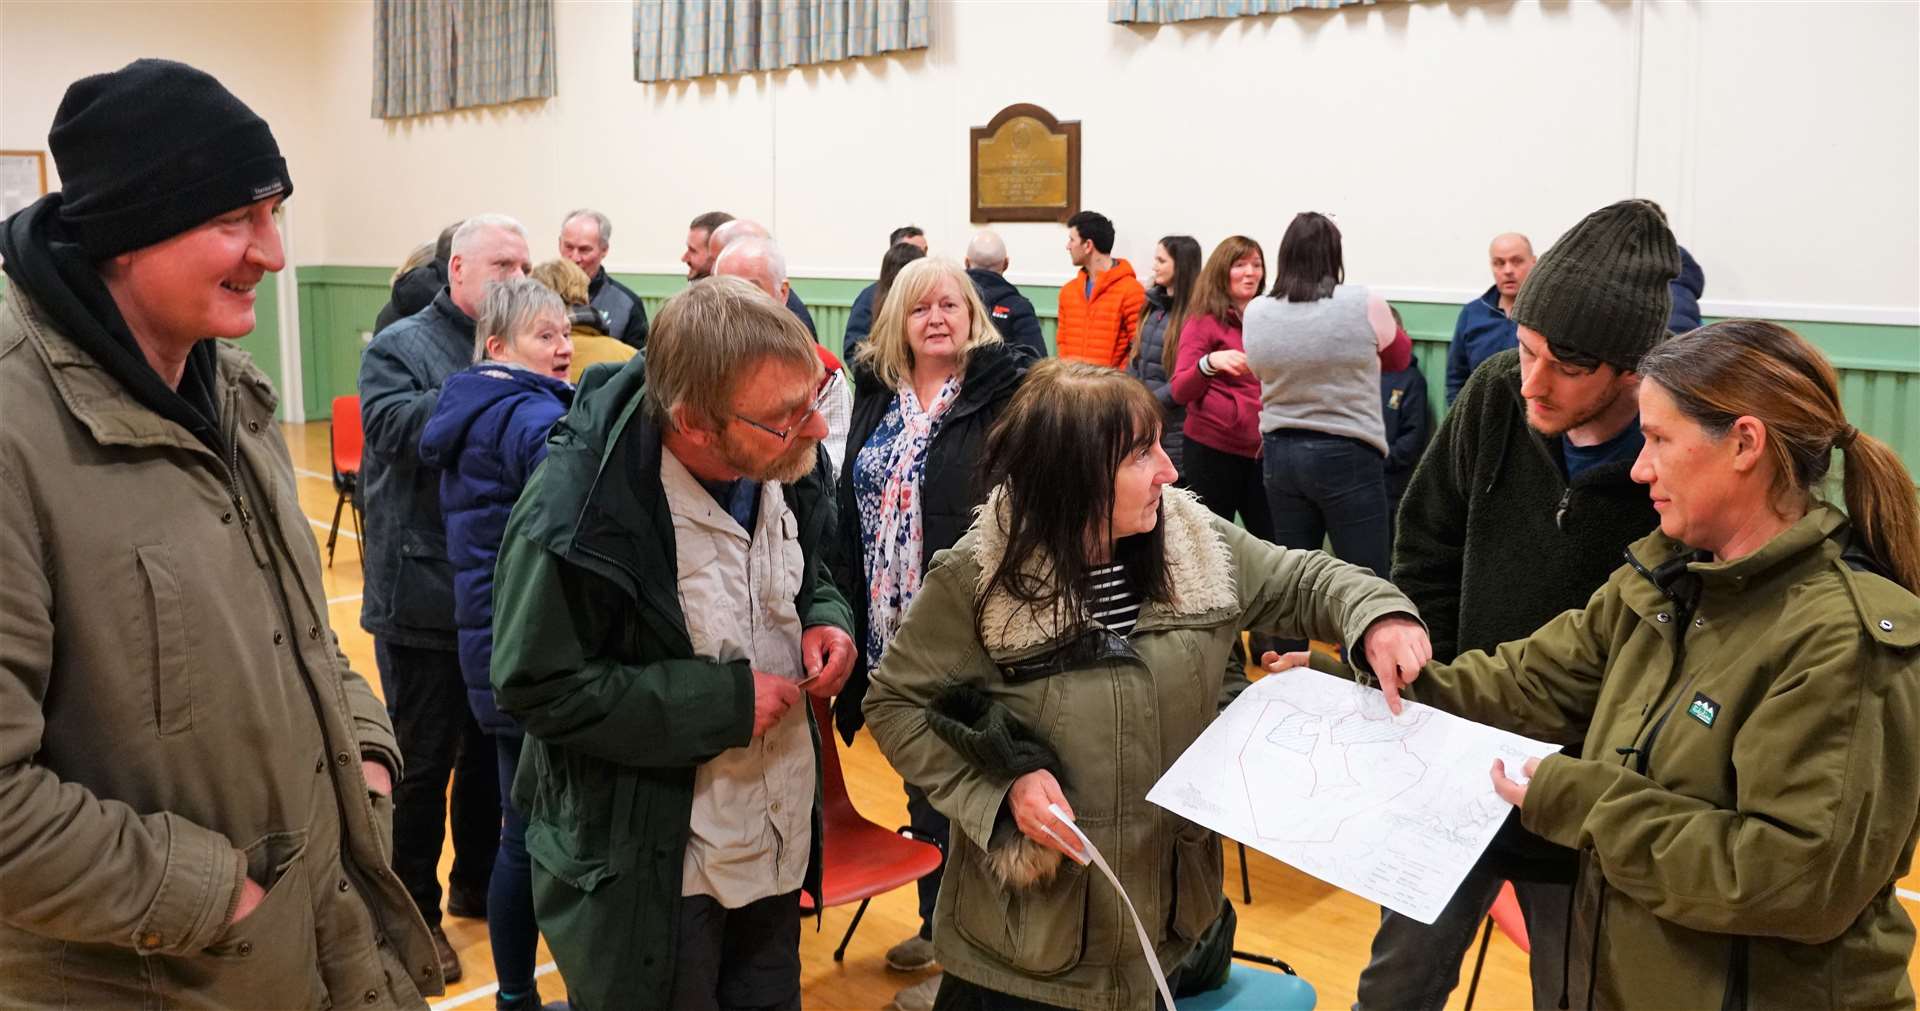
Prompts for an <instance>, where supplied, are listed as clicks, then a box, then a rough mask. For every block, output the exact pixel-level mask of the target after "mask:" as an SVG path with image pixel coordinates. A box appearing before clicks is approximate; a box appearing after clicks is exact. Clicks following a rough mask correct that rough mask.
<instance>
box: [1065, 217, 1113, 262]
mask: <svg viewBox="0 0 1920 1011" xmlns="http://www.w3.org/2000/svg"><path fill="white" fill-rule="evenodd" d="M1067 227H1068V228H1071V229H1073V230H1074V231H1076V232H1079V233H1080V237H1081V238H1083V239H1085V240H1087V241H1088V242H1091V243H1093V248H1095V249H1097V250H1099V251H1100V255H1101V256H1106V255H1107V254H1109V253H1112V252H1113V222H1111V221H1108V220H1107V216H1106V215H1104V214H1101V213H1100V212H1099V211H1081V212H1080V213H1078V214H1076V215H1074V216H1073V217H1071V218H1068V219H1067Z"/></svg>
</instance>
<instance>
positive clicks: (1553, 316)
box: [1513, 200, 1680, 372]
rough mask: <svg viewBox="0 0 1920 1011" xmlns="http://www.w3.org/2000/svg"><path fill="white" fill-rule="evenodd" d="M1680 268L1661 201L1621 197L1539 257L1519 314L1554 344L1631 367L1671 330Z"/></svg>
mask: <svg viewBox="0 0 1920 1011" xmlns="http://www.w3.org/2000/svg"><path fill="white" fill-rule="evenodd" d="M1679 275H1680V247H1679V246H1678V245H1677V244H1675V242H1674V241H1673V232H1672V231H1670V230H1669V229H1668V228H1667V219H1666V216H1665V215H1663V214H1661V213H1660V208H1658V207H1656V206H1654V205H1653V204H1652V203H1651V202H1649V201H1646V200H1622V201H1620V202H1619V203H1617V204H1609V205H1608V206H1606V207H1602V208H1600V209H1599V210H1597V211H1594V212H1593V213H1592V214H1589V215H1587V216H1586V218H1585V219H1583V220H1582V221H1581V222H1580V223H1579V224H1577V225H1575V226H1573V230H1572V231H1570V232H1568V233H1567V234H1566V235H1563V236H1561V237H1560V241H1559V242H1556V243H1554V244H1553V248H1552V249H1549V250H1547V252H1546V255H1545V256H1542V257H1540V262H1538V263H1536V264H1534V265H1533V272H1532V273H1530V274H1528V275H1527V280H1526V283H1524V284H1522V285H1521V286H1520V297H1519V298H1517V299H1515V300H1514V303H1513V320H1514V322H1516V323H1518V324H1520V325H1521V326H1523V327H1526V328H1527V329H1529V330H1533V331H1535V332H1536V333H1538V334H1540V336H1542V337H1545V338H1546V339H1547V343H1548V344H1550V345H1552V346H1554V347H1560V348H1565V349H1567V350H1569V351H1576V352H1579V353H1581V354H1586V355H1592V356H1593V357H1595V358H1598V359H1600V360H1601V361H1603V362H1606V363H1607V364H1608V365H1611V366H1613V367H1614V368H1616V369H1619V370H1621V371H1623V372H1631V371H1633V370H1634V369H1636V368H1638V367H1639V365H1640V357H1641V356H1642V355H1644V354H1646V353H1647V351H1648V350H1649V349H1651V348H1652V347H1653V346H1654V345H1655V344H1657V343H1659V342H1660V341H1661V340H1662V339H1664V338H1665V337H1666V336H1667V317H1668V315H1669V314H1671V312H1672V310H1673V292H1672V291H1671V290H1670V289H1669V287H1668V285H1669V284H1670V283H1671V282H1672V281H1673V279H1674V278H1676V277H1678V276H1679Z"/></svg>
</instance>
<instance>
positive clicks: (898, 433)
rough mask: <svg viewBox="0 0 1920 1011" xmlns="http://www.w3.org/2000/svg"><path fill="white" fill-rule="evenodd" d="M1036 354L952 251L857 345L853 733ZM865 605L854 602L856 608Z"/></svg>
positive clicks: (850, 457) (919, 267)
mask: <svg viewBox="0 0 1920 1011" xmlns="http://www.w3.org/2000/svg"><path fill="white" fill-rule="evenodd" d="M1032 355H1033V352H1032V351H1030V350H1028V349H1026V348H1023V347H1018V346H1015V345H1009V344H1004V343H1002V342H1001V340H1000V333H999V331H998V330H996V329H994V326H993V321H992V319H991V318H989V317H988V315H987V311H986V308H985V306H984V305H982V304H981V302H980V296H979V295H978V294H977V293H975V291H974V288H973V284H972V282H971V281H969V280H968V279H967V275H966V273H965V271H963V270H962V269H961V268H960V266H959V265H958V264H956V263H954V262H952V261H950V260H944V259H937V258H929V259H923V260H917V261H915V262H913V263H910V264H908V265H907V266H906V267H905V269H903V270H901V271H900V274H899V276H897V277H896V278H895V279H894V282H893V286H892V287H891V288H890V289H889V290H888V292H887V297H886V301H885V302H884V303H883V304H881V305H880V306H878V307H877V308H876V311H875V315H874V326H873V331H872V334H871V336H870V337H869V338H868V340H866V341H865V342H864V343H862V344H861V345H860V347H859V349H858V350H857V351H856V352H855V353H854V360H853V362H852V368H853V377H854V400H853V422H852V426H851V429H850V431H849V434H848V439H847V455H846V460H847V466H846V471H845V473H843V474H841V475H840V489H839V503H840V536H839V539H838V540H839V545H838V550H837V551H836V552H835V558H834V560H833V561H834V568H835V573H834V574H835V578H836V580H837V581H838V582H839V584H840V587H841V589H842V590H843V592H845V593H846V595H847V600H848V601H850V602H852V603H853V604H854V622H855V625H856V626H857V627H856V629H855V633H854V639H855V641H856V642H857V643H858V644H859V645H860V647H861V650H860V655H859V658H858V659H857V660H856V661H855V663H854V672H853V677H852V679H851V680H849V681H848V682H847V687H846V689H845V690H844V691H843V692H842V693H841V694H840V697H839V698H838V699H836V700H835V702H834V723H835V725H836V726H837V727H838V728H839V730H840V732H841V733H842V734H843V735H844V736H845V737H846V739H847V740H848V742H849V743H851V742H852V740H853V734H854V732H855V731H857V730H858V729H859V728H860V724H861V715H860V703H861V700H862V699H864V698H865V696H866V690H867V671H869V670H870V669H872V668H874V667H877V666H879V663H880V655H881V653H882V652H884V651H885V649H886V646H887V643H888V642H889V641H890V640H891V639H892V638H893V633H894V630H895V629H896V628H898V627H899V624H900V620H901V618H903V617H904V616H905V615H906V612H907V606H908V605H909V604H911V603H912V602H913V595H914V593H915V592H917V591H918V590H919V588H920V580H921V577H922V576H923V575H924V574H925V573H926V571H927V568H928V563H929V561H931V559H932V558H933V555H934V553H935V552H937V551H941V550H944V549H946V548H948V547H951V546H952V545H953V542H954V541H956V540H959V539H960V535H961V534H963V533H965V532H966V530H967V527H968V526H969V525H971V524H972V522H973V508H974V506H976V505H978V504H979V503H980V502H981V501H982V500H983V499H984V498H985V495H986V489H985V488H984V487H982V486H981V485H980V483H979V471H980V468H979V466H978V464H979V459H980V451H981V447H982V446H984V445H985V444H986V435H987V430H988V429H989V428H991V427H992V426H993V422H994V420H995V419H996V418H998V417H999V416H1000V411H1001V409H1002V408H1004V407H1005V406H1006V403H1007V401H1008V400H1009V399H1010V398H1012V396H1013V391H1014V389H1015V388H1016V387H1018V385H1019V383H1020V380H1021V379H1022V377H1024V376H1025V375H1026V371H1027V367H1028V366H1029V365H1030V364H1032V362H1033V360H1034V359H1033V357H1032ZM862 602H864V606H862ZM907 810H908V812H909V815H910V818H911V821H912V823H913V828H914V830H915V831H916V832H917V833H920V834H923V835H925V836H927V837H930V838H932V839H935V840H938V841H939V842H940V843H941V844H942V845H943V846H944V845H945V843H946V836H947V819H946V818H945V817H943V816H941V815H940V814H939V812H937V811H935V810H934V809H933V806H932V805H931V804H929V803H928V802H927V798H926V794H925V793H923V792H921V791H919V790H916V789H914V788H913V787H911V786H909V787H907ZM939 888H940V875H939V874H937V873H936V874H930V875H928V876H926V877H924V878H921V879H920V917H921V928H920V932H919V933H918V934H917V935H915V936H913V937H910V938H908V939H907V940H905V941H902V942H901V943H899V944H897V945H895V946H894V947H893V949H892V950H890V951H888V952H887V963H888V965H890V966H891V967H893V968H895V969H898V970H901V971H913V970H917V969H922V968H925V967H927V966H929V965H932V964H933V944H932V941H931V938H932V924H933V900H934V897H935V896H936V895H938V894H939ZM937 980H938V977H937V976H936V977H933V978H932V979H929V980H926V981H923V982H921V983H919V984H916V985H914V986H910V987H908V988H907V989H905V990H903V991H901V993H900V995H899V996H898V997H897V998H896V1002H895V1003H896V1005H897V1006H899V1007H902V1008H912V1007H930V1006H931V1005H932V1000H933V993H934V990H935V988H936V987H937V985H938V983H937Z"/></svg>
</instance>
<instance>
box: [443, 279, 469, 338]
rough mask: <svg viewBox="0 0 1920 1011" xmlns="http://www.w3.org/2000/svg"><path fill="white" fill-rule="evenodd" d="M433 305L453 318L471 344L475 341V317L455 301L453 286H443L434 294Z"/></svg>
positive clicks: (455, 324) (449, 317) (454, 323)
mask: <svg viewBox="0 0 1920 1011" xmlns="http://www.w3.org/2000/svg"><path fill="white" fill-rule="evenodd" d="M433 307H434V308H435V309H438V310H440V312H441V314H442V315H444V316H446V317H447V318H448V319H449V320H452V321H453V325H454V326H456V327H459V328H460V333H461V334H462V335H463V336H465V337H466V338H467V343H468V344H469V345H471V344H472V343H473V327H474V322H473V317H472V316H469V315H467V313H466V310H464V309H462V308H460V306H459V304H458V303H456V302H454V300H453V289H452V288H451V287H446V288H441V289H440V293H439V294H437V295H435V296H433Z"/></svg>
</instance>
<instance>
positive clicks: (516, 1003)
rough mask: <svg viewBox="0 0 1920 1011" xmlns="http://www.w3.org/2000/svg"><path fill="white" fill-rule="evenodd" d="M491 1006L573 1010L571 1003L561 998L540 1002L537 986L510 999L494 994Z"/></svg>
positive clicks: (503, 1010)
mask: <svg viewBox="0 0 1920 1011" xmlns="http://www.w3.org/2000/svg"><path fill="white" fill-rule="evenodd" d="M493 1007H494V1011H573V1005H572V1004H569V1003H568V1002H566V1001H563V1000H557V1001H553V1002H551V1003H548V1004H542V1003H540V991H539V989H538V988H535V989H532V990H528V991H527V992H526V993H523V994H521V995H519V996H517V997H514V998H513V999H511V1000H509V999H507V998H505V997H500V996H495V997H494V998H493Z"/></svg>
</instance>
